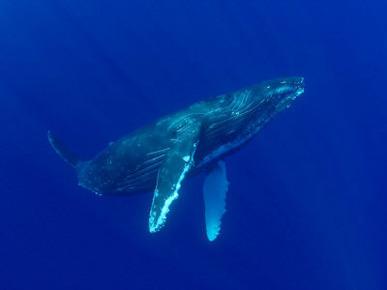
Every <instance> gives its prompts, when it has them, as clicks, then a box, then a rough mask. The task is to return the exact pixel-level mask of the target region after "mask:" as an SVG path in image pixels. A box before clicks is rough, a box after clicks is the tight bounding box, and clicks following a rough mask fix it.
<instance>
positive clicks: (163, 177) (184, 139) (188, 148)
mask: <svg viewBox="0 0 387 290" xmlns="http://www.w3.org/2000/svg"><path fill="white" fill-rule="evenodd" d="M199 131H200V123H199V122H197V123H195V122H192V123H189V124H187V125H185V126H184V130H183V132H181V133H180V134H179V137H178V139H177V140H176V143H175V146H174V147H173V148H171V149H170V150H169V151H168V153H167V155H166V156H165V159H164V161H163V163H162V165H161V167H160V170H159V173H158V177H157V185H156V189H155V192H154V195H153V202H152V207H151V211H150V216H149V231H150V232H151V233H154V232H157V231H159V230H160V229H161V228H162V227H163V226H164V224H165V221H166V217H167V214H168V212H169V206H170V205H171V203H172V202H173V201H174V200H175V199H177V198H178V196H179V194H178V192H179V189H180V186H181V182H182V181H183V180H184V177H185V174H186V173H187V172H188V171H189V169H190V168H191V166H192V164H193V157H194V154H195V151H196V147H197V144H198V141H199V139H198V138H199Z"/></svg>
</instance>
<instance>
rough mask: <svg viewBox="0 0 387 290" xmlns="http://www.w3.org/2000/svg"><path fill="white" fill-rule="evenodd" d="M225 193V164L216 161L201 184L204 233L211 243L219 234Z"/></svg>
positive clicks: (224, 210)
mask: <svg viewBox="0 0 387 290" xmlns="http://www.w3.org/2000/svg"><path fill="white" fill-rule="evenodd" d="M227 191H228V181H227V175H226V164H225V163H224V161H218V163H217V164H216V165H215V166H214V167H213V168H212V170H211V171H210V172H209V173H208V175H207V176H206V179H205V180H204V184H203V195H204V206H205V217H206V231H207V238H208V240H210V241H211V242H212V241H213V240H215V239H216V237H217V236H218V234H219V232H220V226H221V224H222V216H223V215H224V213H225V212H226V195H227Z"/></svg>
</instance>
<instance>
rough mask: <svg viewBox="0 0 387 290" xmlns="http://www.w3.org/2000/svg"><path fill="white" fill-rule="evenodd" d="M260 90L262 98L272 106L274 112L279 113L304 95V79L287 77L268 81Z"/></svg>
mask: <svg viewBox="0 0 387 290" xmlns="http://www.w3.org/2000/svg"><path fill="white" fill-rule="evenodd" d="M261 89H262V90H263V92H262V93H263V96H264V98H265V99H266V100H269V102H270V104H272V105H273V106H274V108H273V109H274V111H276V112H281V111H283V110H284V109H286V108H288V107H289V106H290V104H291V103H292V102H293V101H294V100H295V99H296V98H297V97H298V96H300V95H301V94H303V93H304V78H303V77H289V78H282V79H277V80H274V81H269V82H266V83H264V85H263V86H262V87H261Z"/></svg>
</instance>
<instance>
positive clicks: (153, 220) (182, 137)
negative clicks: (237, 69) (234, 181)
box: [48, 77, 304, 241]
mask: <svg viewBox="0 0 387 290" xmlns="http://www.w3.org/2000/svg"><path fill="white" fill-rule="evenodd" d="M303 92H304V79H303V78H302V77H288V78H281V79H276V80H270V81H265V82H262V83H258V84H255V85H252V86H250V87H246V88H243V89H240V90H237V91H235V92H232V93H228V94H223V95H220V96H217V97H214V98H210V99H207V100H204V101H201V102H198V103H195V104H193V105H191V106H190V107H188V108H186V109H183V110H181V111H178V112H176V113H173V114H171V115H168V116H165V117H162V118H160V119H159V120H156V121H155V122H153V123H151V124H149V125H146V126H144V127H142V128H140V129H138V130H136V131H134V132H132V133H130V134H128V135H126V136H124V137H122V138H121V139H119V140H117V141H115V142H111V143H110V144H109V146H108V147H107V148H106V149H105V150H104V151H102V152H101V153H99V154H98V155H97V156H96V157H94V158H93V159H91V160H84V159H82V158H81V157H80V156H79V155H78V154H76V153H75V152H74V151H72V150H71V149H70V148H69V147H67V146H66V145H65V144H64V143H63V142H62V141H61V140H60V139H59V138H58V137H56V136H55V135H54V134H53V133H51V132H50V131H49V132H48V140H49V142H50V144H51V145H52V147H53V148H54V150H55V151H56V152H57V153H58V154H59V155H60V156H61V157H62V158H63V159H64V160H65V161H67V162H68V163H69V164H70V165H71V166H73V167H74V168H75V170H76V173H77V177H78V181H79V185H80V186H82V187H84V188H86V189H88V190H91V191H93V192H94V193H96V194H98V195H123V194H135V193H144V192H150V191H153V200H152V205H151V209H150V214H149V231H150V232H151V233H154V232H157V231H159V230H160V229H161V228H162V227H163V226H164V224H165V222H166V218H167V214H168V212H169V210H170V207H171V204H172V203H173V201H175V200H176V199H177V198H178V196H179V191H180V187H181V185H182V183H183V181H184V179H185V178H188V177H192V176H194V175H196V174H198V173H200V172H206V173H207V176H206V178H205V181H204V185H203V195H204V205H205V221H206V233H207V237H208V239H209V240H210V241H213V240H215V239H216V238H217V236H218V234H219V232H220V227H221V219H222V216H223V215H224V213H225V211H226V208H225V204H226V194H227V191H228V185H229V183H228V180H227V175H226V165H225V162H224V159H225V157H226V156H228V155H230V154H231V153H233V152H235V151H236V150H238V149H240V148H241V147H242V146H244V145H246V144H247V143H248V142H249V141H250V140H251V139H252V138H253V137H254V136H256V135H257V134H258V132H260V130H261V129H262V128H263V127H264V126H265V125H266V124H267V123H269V122H270V121H271V120H272V119H273V118H274V117H275V116H276V115H277V114H278V113H280V112H281V111H283V110H284V109H286V108H288V107H289V106H290V104H291V103H292V101H293V100H295V99H296V98H297V97H298V96H299V95H301V94H302V93H303Z"/></svg>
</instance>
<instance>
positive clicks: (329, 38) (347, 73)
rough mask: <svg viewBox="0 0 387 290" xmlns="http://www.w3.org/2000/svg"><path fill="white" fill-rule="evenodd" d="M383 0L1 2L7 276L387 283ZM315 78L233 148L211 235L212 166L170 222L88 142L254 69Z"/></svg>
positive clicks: (271, 285)
mask: <svg viewBox="0 0 387 290" xmlns="http://www.w3.org/2000/svg"><path fill="white" fill-rule="evenodd" d="M385 3H386V2H385V1H376V0H375V1H353V0H351V1H349V0H343V1H333V0H328V1H306V0H297V1H284V0H260V1H228V0H223V1H220V0H219V1H200V0H199V1H192V0H188V1H151V0H145V1H101V0H94V1H90V0H89V1H73V0H71V1H70V0H63V1H48V0H40V1H26V0H13V1H10V0H6V1H2V2H1V3H0V110H1V111H0V120H1V121H0V130H1V135H0V136H1V137H0V138H1V142H0V161H1V162H0V178H1V182H0V192H1V195H0V196H1V197H0V220H1V229H2V230H1V232H0V288H1V289H381V290H383V289H387V278H386V277H387V275H386V274H387V250H386V244H387V233H386V230H387V214H386V208H387V197H386V192H387V190H386V185H387V181H386V179H387V177H386V172H387V166H386V161H387V153H386V149H387V136H386V131H387V113H386V112H387V98H386V83H387V72H386V67H387V20H386V19H387V18H386V17H385V14H386V9H387V5H386V4H385ZM293 75H301V76H304V77H305V82H306V91H305V94H304V95H302V96H301V97H300V98H299V99H298V100H296V102H295V103H294V104H293V106H292V107H291V108H290V109H288V110H286V111H285V112H284V113H282V114H281V115H280V116H278V118H277V119H276V120H274V121H273V122H272V123H271V124H269V126H268V127H267V128H266V129H265V130H263V132H262V133H260V135H259V136H257V138H256V139H254V141H252V142H251V143H250V144H248V146H247V147H245V148H244V149H242V150H241V151H239V152H238V153H236V154H234V155H232V156H231V157H229V158H228V159H227V160H226V163H227V169H228V176H229V180H230V182H231V186H230V191H229V194H228V198H227V213H226V215H225V217H224V219H223V228H222V232H221V234H220V236H219V237H218V239H217V240H216V241H215V242H213V243H209V242H208V241H207V238H206V236H205V227H204V213H203V212H204V206H203V201H202V182H203V176H198V177H195V178H193V179H190V180H188V181H186V182H184V184H183V187H182V189H181V192H180V198H179V199H178V201H176V202H175V203H174V204H173V206H172V210H171V212H170V214H169V216H168V222H167V226H166V228H165V229H164V230H163V231H161V232H160V233H158V234H154V235H153V234H152V235H151V234H149V233H148V214H149V208H150V204H151V201H152V194H151V193H150V194H144V195H136V196H126V197H102V198H101V197H97V196H95V195H94V194H92V193H91V192H88V191H86V190H84V189H82V188H80V187H78V186H77V182H76V178H75V175H74V172H73V170H72V168H70V167H69V166H68V165H67V164H65V163H64V162H63V161H62V160H61V159H60V158H59V157H58V156H57V155H56V154H55V152H54V151H53V150H52V149H51V148H50V146H49V143H48V141H47V138H46V134H47V131H48V130H49V129H51V130H53V131H54V132H55V133H57V134H58V135H59V136H61V138H62V139H64V140H65V141H66V142H67V143H68V144H69V145H70V146H71V147H73V148H74V149H76V151H77V152H79V153H80V154H82V155H83V156H85V157H89V158H90V157H92V156H94V155H95V154H96V153H98V152H99V151H101V150H102V149H104V148H105V147H106V146H107V144H108V142H110V141H112V140H115V139H117V138H119V137H121V136H122V135H124V134H126V133H128V132H130V131H132V130H134V129H136V128H138V127H139V126H141V125H144V124H146V123H148V122H150V121H152V120H155V119H156V118H158V117H160V116H163V115H165V114H167V113H171V112H173V111H175V110H178V109H181V108H183V107H184V106H186V105H189V104H192V103H193V102H196V101H199V100H202V99H204V98H208V97H212V96H216V95H218V94H222V93H226V92H229V91H232V90H235V89H239V88H241V87H244V86H248V85H251V84H253V83H255V82H259V81H263V80H267V79H272V78H277V77H282V76H293Z"/></svg>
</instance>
